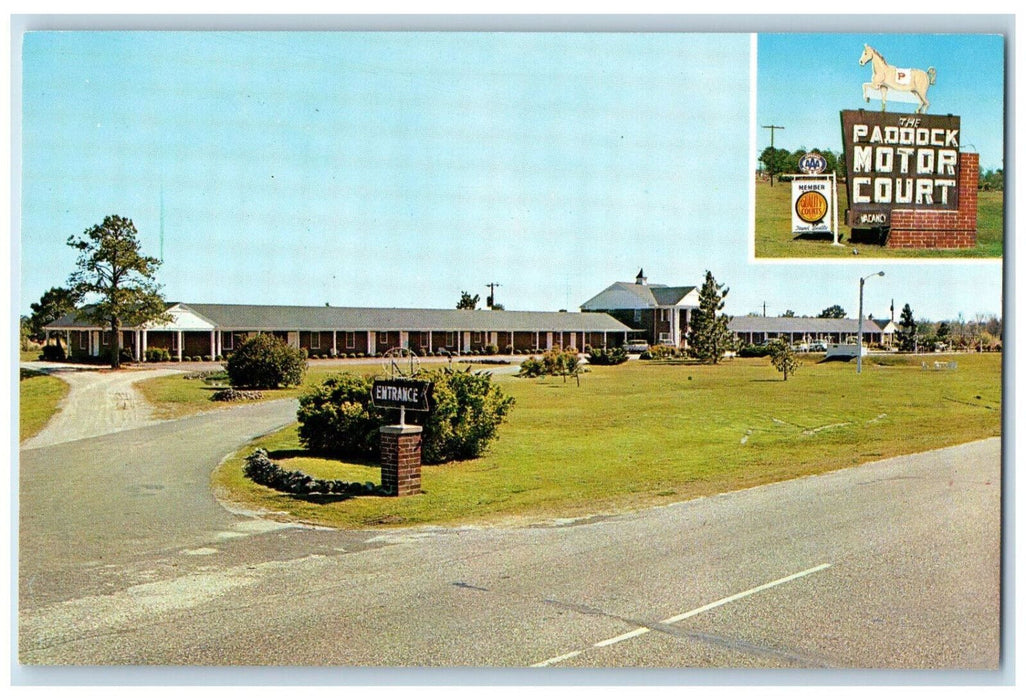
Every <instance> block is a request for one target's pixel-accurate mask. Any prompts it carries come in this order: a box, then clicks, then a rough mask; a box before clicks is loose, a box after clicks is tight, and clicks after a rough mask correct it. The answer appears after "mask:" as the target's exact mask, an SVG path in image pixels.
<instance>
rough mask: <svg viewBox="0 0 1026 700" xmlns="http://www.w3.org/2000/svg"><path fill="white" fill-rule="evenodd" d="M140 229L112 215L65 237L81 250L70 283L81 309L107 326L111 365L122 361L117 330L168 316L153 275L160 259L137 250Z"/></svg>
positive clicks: (130, 222) (115, 365) (98, 322)
mask: <svg viewBox="0 0 1026 700" xmlns="http://www.w3.org/2000/svg"><path fill="white" fill-rule="evenodd" d="M138 236H139V232H138V231H137V230H136V228H135V224H133V223H132V220H131V219H126V218H124V217H121V216H117V215H116V214H115V215H111V216H108V217H106V218H104V220H103V223H102V224H100V225H98V226H92V227H90V228H87V229H86V230H85V231H84V232H83V233H81V234H79V235H77V236H69V237H68V245H69V246H71V247H72V248H74V249H76V250H77V251H78V252H79V255H78V261H77V262H76V267H77V269H76V270H75V271H74V272H73V273H72V274H71V276H70V277H69V278H68V284H69V286H70V287H71V288H72V290H74V291H75V293H77V294H79V295H80V296H81V297H82V298H83V299H84V300H86V301H89V302H91V303H89V304H88V305H87V306H85V307H83V309H82V311H81V314H82V315H83V316H85V317H86V318H87V319H89V320H91V321H92V322H94V323H96V324H98V325H109V326H110V338H111V343H110V347H111V357H110V366H111V367H112V368H114V369H118V368H119V367H120V366H121V329H122V328H123V327H124V326H139V325H141V324H143V323H146V322H147V321H152V320H159V319H163V318H166V317H165V315H164V311H165V307H166V304H165V303H164V299H163V297H162V296H161V294H160V286H159V285H158V284H157V283H156V280H155V279H154V275H155V274H156V271H157V268H158V267H160V261H159V260H157V259H156V258H152V257H147V256H144V255H143V254H142V252H141V251H140V245H139V238H138Z"/></svg>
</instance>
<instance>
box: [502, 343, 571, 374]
mask: <svg viewBox="0 0 1026 700" xmlns="http://www.w3.org/2000/svg"><path fill="white" fill-rule="evenodd" d="M580 371H581V360H580V357H578V355H577V350H575V349H574V348H567V349H566V350H563V349H562V348H558V347H555V348H552V349H551V350H549V351H547V352H546V353H545V354H544V355H542V356H541V359H538V358H535V357H528V358H526V359H524V360H523V361H522V362H521V363H520V371H519V372H517V376H518V377H528V378H530V377H540V376H542V375H551V376H563V377H566V376H570V377H572V376H575V375H577V374H578V373H579V372H580Z"/></svg>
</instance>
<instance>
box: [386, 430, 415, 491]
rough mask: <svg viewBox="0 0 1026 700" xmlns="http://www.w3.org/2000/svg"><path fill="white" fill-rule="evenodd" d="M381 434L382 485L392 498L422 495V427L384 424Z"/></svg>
mask: <svg viewBox="0 0 1026 700" xmlns="http://www.w3.org/2000/svg"><path fill="white" fill-rule="evenodd" d="M379 430H380V432H381V436H380V439H381V485H382V487H384V489H385V491H387V492H388V493H389V494H390V495H392V496H412V495H414V494H417V493H420V441H421V433H422V432H423V430H424V429H423V428H421V427H420V426H419V425H385V426H382V427H381V428H379Z"/></svg>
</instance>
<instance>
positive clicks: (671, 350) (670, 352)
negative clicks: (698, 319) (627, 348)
mask: <svg viewBox="0 0 1026 700" xmlns="http://www.w3.org/2000/svg"><path fill="white" fill-rule="evenodd" d="M642 354H643V355H644V353H642ZM679 356H680V350H678V349H677V348H675V347H673V346H672V345H653V346H651V347H650V348H649V349H648V357H646V358H645V359H646V360H672V359H674V358H676V357H679Z"/></svg>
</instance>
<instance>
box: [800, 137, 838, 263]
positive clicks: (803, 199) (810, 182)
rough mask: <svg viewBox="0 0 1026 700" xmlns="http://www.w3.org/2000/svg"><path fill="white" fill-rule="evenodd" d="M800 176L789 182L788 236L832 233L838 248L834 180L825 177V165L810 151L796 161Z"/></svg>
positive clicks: (821, 158) (826, 174)
mask: <svg viewBox="0 0 1026 700" xmlns="http://www.w3.org/2000/svg"><path fill="white" fill-rule="evenodd" d="M798 169H799V170H800V171H801V175H794V176H793V177H792V180H791V233H793V234H795V235H802V234H807V233H832V234H833V236H834V242H833V245H837V246H839V245H841V244H840V243H839V242H838V240H837V236H838V227H837V204H836V203H837V177H836V175H835V174H834V173H832V172H831V173H826V172H825V171H826V169H827V161H826V158H824V157H823V156H822V155H821V154H819V153H817V152H815V151H811V152H809V153H806V154H805V155H803V156H802V157H801V159H799V161H798Z"/></svg>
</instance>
